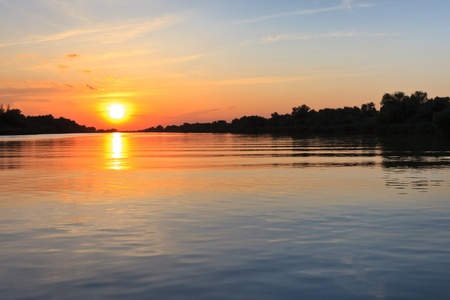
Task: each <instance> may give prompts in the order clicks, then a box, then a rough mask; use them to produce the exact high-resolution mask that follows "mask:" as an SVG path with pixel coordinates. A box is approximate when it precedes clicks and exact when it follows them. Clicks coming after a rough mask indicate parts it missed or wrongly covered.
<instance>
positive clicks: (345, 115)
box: [0, 91, 450, 136]
mask: <svg viewBox="0 0 450 300" xmlns="http://www.w3.org/2000/svg"><path fill="white" fill-rule="evenodd" d="M380 105H381V107H380V110H377V109H376V107H375V104H374V103H373V102H370V103H366V104H363V105H361V107H357V106H354V107H344V108H325V109H321V110H318V111H316V110H314V109H310V108H309V107H308V106H307V105H305V104H303V105H301V106H297V107H293V108H292V112H291V113H289V114H278V113H277V112H274V113H272V114H271V117H270V118H264V117H261V116H256V115H253V116H243V117H241V118H236V119H234V120H233V121H232V122H227V121H224V120H219V121H214V122H211V123H184V124H183V125H169V126H165V127H163V126H161V125H159V126H156V127H150V128H147V129H143V130H136V131H135V132H186V133H188V132H192V133H247V134H262V133H270V134H294V135H355V134H358V135H412V134H414V135H417V134H419V135H448V136H450V98H449V97H435V98H431V99H429V98H428V96H427V93H425V92H421V91H417V92H415V93H413V94H411V95H410V96H408V95H406V94H405V93H403V92H396V93H393V94H389V93H386V94H384V95H383V97H382V99H381V102H380ZM116 131H118V130H116V129H106V130H104V129H96V128H95V127H87V126H85V125H79V124H77V123H76V122H75V121H73V120H70V119H66V118H63V117H60V118H55V117H53V116H52V115H44V116H24V115H23V114H22V112H21V111H20V110H19V109H10V108H9V107H8V108H6V109H5V108H4V107H3V105H1V104H0V135H21V134H52V133H95V132H99V133H102V132H116Z"/></svg>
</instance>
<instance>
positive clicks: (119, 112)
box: [109, 104, 125, 120]
mask: <svg viewBox="0 0 450 300" xmlns="http://www.w3.org/2000/svg"><path fill="white" fill-rule="evenodd" d="M124 115H125V108H123V106H122V105H120V104H114V105H111V106H110V107H109V116H110V117H111V118H113V119H117V120H119V119H122V118H123V116H124Z"/></svg>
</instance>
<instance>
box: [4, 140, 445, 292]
mask: <svg viewBox="0 0 450 300" xmlns="http://www.w3.org/2000/svg"><path fill="white" fill-rule="evenodd" d="M449 167H450V145H449V144H448V143H446V142H443V141H442V140H439V139H426V140H424V139H419V138H395V139H377V138H358V137H351V138H303V139H302V138H293V137H274V136H265V135H263V136H251V135H230V134H168V133H164V134H156V133H155V134H128V133H114V134H90V135H37V136H9V137H0V242H1V243H0V265H1V266H2V268H0V298H2V299H449V298H450V284H449V282H450V229H449V228H450V201H449V196H448V195H449V192H450V168H449Z"/></svg>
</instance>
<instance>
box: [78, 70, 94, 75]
mask: <svg viewBox="0 0 450 300" xmlns="http://www.w3.org/2000/svg"><path fill="white" fill-rule="evenodd" d="M76 71H77V72H79V73H84V74H92V71H91V70H76Z"/></svg>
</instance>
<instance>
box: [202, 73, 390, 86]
mask: <svg viewBox="0 0 450 300" xmlns="http://www.w3.org/2000/svg"><path fill="white" fill-rule="evenodd" d="M380 74H381V73H379V72H366V73H360V72H356V73H337V74H322V75H313V76H291V77H252V78H237V79H229V80H216V81H205V82H202V85H248V84H271V83H282V82H294V81H306V80H317V79H327V78H337V77H358V76H370V75H380Z"/></svg>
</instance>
